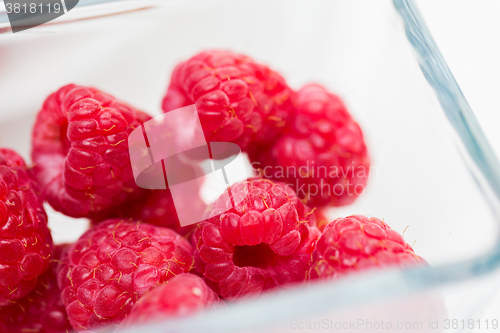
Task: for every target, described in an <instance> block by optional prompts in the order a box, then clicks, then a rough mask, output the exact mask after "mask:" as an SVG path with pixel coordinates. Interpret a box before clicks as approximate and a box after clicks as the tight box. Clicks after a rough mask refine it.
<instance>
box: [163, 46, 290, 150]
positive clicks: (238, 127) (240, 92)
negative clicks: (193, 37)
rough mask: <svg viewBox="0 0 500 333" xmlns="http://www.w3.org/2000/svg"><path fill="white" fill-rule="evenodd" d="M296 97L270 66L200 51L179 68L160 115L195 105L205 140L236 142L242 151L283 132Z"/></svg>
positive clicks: (231, 54)
mask: <svg viewBox="0 0 500 333" xmlns="http://www.w3.org/2000/svg"><path fill="white" fill-rule="evenodd" d="M295 99H296V98H295V93H294V92H293V91H292V90H291V89H290V88H289V87H288V86H287V84H286V82H285V80H284V79H283V77H282V76H281V75H279V74H278V73H277V72H275V71H273V70H271V69H270V68H269V67H267V66H264V65H261V64H258V63H256V62H255V61H253V60H252V59H250V58H249V57H247V56H245V55H241V54H236V53H232V52H229V51H214V50H211V51H204V52H201V53H199V54H197V55H195V56H194V57H192V58H190V59H189V60H187V61H185V62H183V63H181V64H179V65H178V66H177V67H176V68H175V70H174V72H173V73H172V78H171V82H170V86H169V88H168V91H167V94H166V96H165V97H164V99H163V105H162V108H163V111H164V112H168V111H172V110H175V109H177V108H180V107H183V106H187V105H191V104H196V108H197V110H198V115H199V117H200V121H201V125H202V127H203V130H204V132H205V138H206V140H207V141H222V142H234V143H237V144H238V145H239V146H240V148H241V149H242V150H243V151H246V150H247V149H249V148H251V146H249V144H250V142H252V146H253V145H255V144H263V143H268V142H269V141H270V140H273V139H274V138H276V137H277V136H278V135H279V133H280V132H282V130H283V128H284V126H285V124H286V121H287V119H288V117H289V115H290V114H291V113H292V112H293V111H294V110H295V106H296V105H295V104H296V102H295Z"/></svg>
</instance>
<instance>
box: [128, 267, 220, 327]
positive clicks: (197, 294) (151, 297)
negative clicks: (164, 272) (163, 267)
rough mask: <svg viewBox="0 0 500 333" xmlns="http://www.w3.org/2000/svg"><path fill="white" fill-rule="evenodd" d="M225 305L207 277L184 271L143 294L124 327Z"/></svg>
mask: <svg viewBox="0 0 500 333" xmlns="http://www.w3.org/2000/svg"><path fill="white" fill-rule="evenodd" d="M223 305H224V302H222V301H221V300H220V299H219V297H218V296H217V294H215V293H214V292H213V291H212V289H210V288H209V287H208V286H207V285H206V283H205V282H203V279H201V278H199V277H198V276H196V275H194V274H181V275H177V276H176V277H174V278H172V279H171V280H169V281H168V282H167V283H165V284H162V285H161V286H158V287H156V288H154V289H152V290H151V291H149V292H148V293H146V294H145V295H144V296H142V297H141V299H140V300H139V301H137V303H135V305H134V306H133V307H132V311H131V312H130V315H129V316H128V317H127V319H126V320H125V321H124V322H123V323H122V325H120V326H123V327H126V326H128V325H130V324H138V323H145V322H148V321H155V320H161V319H165V318H168V317H183V316H187V315H190V314H193V313H195V312H197V311H200V310H202V309H204V308H208V307H211V306H223Z"/></svg>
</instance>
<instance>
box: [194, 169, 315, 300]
mask: <svg viewBox="0 0 500 333" xmlns="http://www.w3.org/2000/svg"><path fill="white" fill-rule="evenodd" d="M230 193H231V194H230V195H222V196H221V197H220V198H219V199H218V200H217V201H216V202H215V203H214V205H213V207H212V210H211V211H210V212H209V214H210V216H211V217H210V218H209V219H208V220H206V221H204V222H201V223H200V224H199V225H198V228H197V229H196V230H195V231H194V233H193V239H192V241H193V244H194V245H196V251H195V268H196V270H197V271H198V272H199V273H200V274H203V276H204V277H205V279H206V281H207V284H209V286H211V287H212V288H214V289H215V291H216V292H217V293H218V294H219V295H221V296H222V297H224V298H225V299H228V300H232V299H235V298H238V297H241V296H243V295H246V294H250V293H252V294H259V293H261V292H262V291H264V290H267V289H270V288H273V287H275V286H278V285H282V284H285V283H290V282H300V281H304V280H305V279H306V275H307V271H308V269H309V260H310V258H311V253H312V250H313V248H314V244H315V241H316V239H317V238H318V237H319V235H320V232H319V230H318V229H317V228H316V227H315V226H314V225H315V224H316V220H315V216H314V214H311V211H310V210H309V208H308V207H307V206H305V205H304V204H303V203H302V202H301V201H299V199H298V198H297V196H296V195H295V193H294V192H293V190H291V189H290V188H288V187H285V186H283V184H281V183H273V182H271V181H269V180H265V179H256V178H254V179H249V180H248V181H246V182H242V183H237V184H235V185H233V186H231V187H230ZM244 195H246V197H245V199H244V200H243V201H241V203H239V204H236V205H235V207H234V208H230V209H227V208H228V204H231V202H235V200H236V199H238V198H242V196H244ZM221 212H222V213H221Z"/></svg>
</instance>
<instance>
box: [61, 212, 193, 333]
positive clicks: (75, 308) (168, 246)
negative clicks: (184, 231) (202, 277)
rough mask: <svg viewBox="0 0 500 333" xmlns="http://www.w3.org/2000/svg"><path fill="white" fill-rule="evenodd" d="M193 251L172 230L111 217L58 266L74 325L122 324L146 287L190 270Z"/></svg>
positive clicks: (72, 250) (82, 238)
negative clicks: (120, 322)
mask: <svg viewBox="0 0 500 333" xmlns="http://www.w3.org/2000/svg"><path fill="white" fill-rule="evenodd" d="M191 253H192V247H191V245H190V244H189V242H188V241H187V240H186V239H184V238H182V237H181V236H179V235H178V234H177V233H176V232H175V231H173V230H170V229H168V228H161V227H155V226H152V225H148V224H141V223H139V222H126V221H124V220H120V219H112V220H108V221H105V222H103V223H102V224H100V225H98V226H96V227H94V228H92V229H90V230H89V231H87V232H86V233H85V234H83V236H82V237H80V239H79V240H78V241H77V242H76V243H74V244H73V245H71V247H70V248H69V250H68V252H67V255H66V256H65V258H64V260H63V261H64V263H63V264H62V265H60V266H59V268H58V284H59V287H60V288H61V290H62V299H63V302H64V304H65V306H66V311H67V312H68V317H69V320H70V323H71V325H72V326H73V328H74V329H76V330H79V331H81V330H86V329H93V328H96V327H99V326H103V325H109V324H113V323H117V322H119V321H120V320H121V319H123V318H124V317H126V316H127V314H128V313H129V312H130V309H131V308H132V305H133V304H134V303H135V302H136V301H137V300H138V299H139V297H141V296H142V295H143V294H144V293H145V292H146V291H148V290H149V289H151V288H152V287H154V286H156V285H158V284H159V283H163V282H165V281H167V280H169V279H170V278H171V277H173V276H175V275H177V274H181V273H184V272H187V271H188V270H189V269H190V268H191V265H192V263H193V257H192V254H191Z"/></svg>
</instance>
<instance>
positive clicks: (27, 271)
mask: <svg viewBox="0 0 500 333" xmlns="http://www.w3.org/2000/svg"><path fill="white" fill-rule="evenodd" d="M38 190H39V189H38V184H37V183H36V181H35V180H34V178H33V175H32V170H31V169H29V168H28V167H27V166H26V164H25V163H24V161H23V159H22V157H20V156H19V155H18V154H17V153H15V152H14V151H12V150H9V149H0V306H5V305H8V304H9V303H11V302H12V301H14V300H16V299H19V298H21V297H23V296H25V295H26V294H28V293H29V292H30V291H31V290H32V289H33V288H34V287H35V285H36V283H37V276H39V275H40V274H42V273H43V272H45V271H46V270H47V268H48V267H49V260H50V259H49V258H50V255H51V253H52V237H51V235H50V232H49V229H48V227H47V215H46V214H45V211H44V209H43V203H42V201H41V200H40V199H39V196H38V192H39V191H38Z"/></svg>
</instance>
